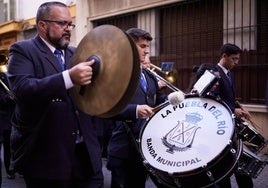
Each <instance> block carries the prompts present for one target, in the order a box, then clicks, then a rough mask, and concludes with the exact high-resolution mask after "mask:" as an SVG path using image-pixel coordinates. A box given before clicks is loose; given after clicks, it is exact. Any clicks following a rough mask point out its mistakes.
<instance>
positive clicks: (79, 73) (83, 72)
mask: <svg viewBox="0 0 268 188" xmlns="http://www.w3.org/2000/svg"><path fill="white" fill-rule="evenodd" d="M94 62H95V60H91V61H87V62H81V63H78V64H77V65H75V66H73V67H72V68H71V69H69V74H70V77H71V80H72V82H73V83H74V84H76V85H81V86H82V85H87V84H90V83H91V79H92V75H93V70H92V65H93V64H94Z"/></svg>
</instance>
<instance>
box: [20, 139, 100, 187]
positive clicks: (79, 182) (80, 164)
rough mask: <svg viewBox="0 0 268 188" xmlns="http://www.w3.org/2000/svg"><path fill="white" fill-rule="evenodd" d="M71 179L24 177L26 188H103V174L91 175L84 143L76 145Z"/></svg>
mask: <svg viewBox="0 0 268 188" xmlns="http://www.w3.org/2000/svg"><path fill="white" fill-rule="evenodd" d="M74 157H75V159H74V167H73V173H72V177H71V178H70V179H67V180H59V179H40V178H32V177H24V180H25V183H26V188H48V187H49V188H103V186H104V185H103V174H102V171H101V169H100V171H99V172H98V173H96V174H93V172H92V168H91V162H90V160H89V156H88V151H87V149H86V145H85V143H80V144H77V145H76V149H75V154H74Z"/></svg>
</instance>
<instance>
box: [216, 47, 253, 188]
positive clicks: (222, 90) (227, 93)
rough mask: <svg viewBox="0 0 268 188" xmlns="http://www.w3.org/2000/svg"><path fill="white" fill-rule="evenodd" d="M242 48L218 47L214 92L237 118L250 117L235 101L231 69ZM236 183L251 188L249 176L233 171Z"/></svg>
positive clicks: (236, 62) (228, 183)
mask: <svg viewBox="0 0 268 188" xmlns="http://www.w3.org/2000/svg"><path fill="white" fill-rule="evenodd" d="M241 53H242V50H241V49H240V48H239V47H238V46H236V45H235V44H230V43H227V44H224V45H223V46H222V47H221V49H220V58H221V59H220V61H219V62H218V64H217V69H218V70H219V72H220V76H221V79H220V81H219V86H218V88H217V89H216V91H215V93H216V94H217V95H219V96H220V98H221V99H222V100H223V101H224V102H225V103H226V104H227V105H228V106H229V108H230V109H231V111H232V112H233V113H234V114H235V116H236V117H237V118H242V117H244V118H246V119H249V118H251V115H250V113H249V112H248V111H247V110H246V109H242V108H241V107H240V106H238V105H237V104H236V102H235V87H234V82H233V76H232V75H231V72H230V71H231V70H232V69H233V68H234V67H235V66H236V65H238V63H239V60H240V54H241ZM235 177H236V181H237V184H238V186H239V187H240V188H252V187H253V181H252V179H251V177H250V176H247V175H242V174H239V173H237V172H235ZM223 184H224V185H223V186H222V187H224V188H227V187H231V183H230V180H228V181H226V182H225V183H223Z"/></svg>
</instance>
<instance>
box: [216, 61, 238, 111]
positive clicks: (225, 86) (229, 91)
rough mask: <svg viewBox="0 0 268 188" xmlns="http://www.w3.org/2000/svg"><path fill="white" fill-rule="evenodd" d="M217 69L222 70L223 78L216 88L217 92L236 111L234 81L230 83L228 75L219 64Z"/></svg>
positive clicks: (221, 75)
mask: <svg viewBox="0 0 268 188" xmlns="http://www.w3.org/2000/svg"><path fill="white" fill-rule="evenodd" d="M217 69H218V70H219V72H220V77H221V79H220V80H219V86H218V88H217V89H216V91H215V93H216V94H217V95H219V96H220V98H221V100H222V101H223V102H225V103H226V104H227V105H228V107H229V108H230V109H231V111H232V112H233V113H234V110H235V107H236V104H235V90H234V83H233V82H232V84H230V81H229V79H228V77H227V75H226V74H225V73H224V71H223V70H222V68H221V67H220V66H219V65H217Z"/></svg>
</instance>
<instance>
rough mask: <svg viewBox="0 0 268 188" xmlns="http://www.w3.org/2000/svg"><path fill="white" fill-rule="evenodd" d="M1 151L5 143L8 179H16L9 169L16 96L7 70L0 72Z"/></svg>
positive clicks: (5, 162)
mask: <svg viewBox="0 0 268 188" xmlns="http://www.w3.org/2000/svg"><path fill="white" fill-rule="evenodd" d="M0 81H1V83H0V151H1V147H2V144H3V149H4V151H3V153H4V165H5V169H6V173H7V178H8V179H14V178H15V174H14V172H13V171H11V170H9V164H10V132H11V123H10V120H11V115H12V112H13V109H14V104H15V102H14V98H13V95H12V93H11V92H10V90H9V85H8V80H7V76H6V72H0ZM0 167H1V168H0V175H1V176H0V187H1V182H2V170H1V169H2V163H1V164H0Z"/></svg>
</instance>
